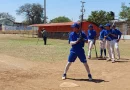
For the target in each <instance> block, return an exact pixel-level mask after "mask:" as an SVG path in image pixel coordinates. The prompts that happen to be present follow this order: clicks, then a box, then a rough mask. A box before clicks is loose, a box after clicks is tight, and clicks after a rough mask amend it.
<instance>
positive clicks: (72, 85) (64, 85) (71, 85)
mask: <svg viewBox="0 0 130 90" xmlns="http://www.w3.org/2000/svg"><path fill="white" fill-rule="evenodd" d="M60 87H79V85H77V84H75V83H72V82H63V83H61V84H60Z"/></svg>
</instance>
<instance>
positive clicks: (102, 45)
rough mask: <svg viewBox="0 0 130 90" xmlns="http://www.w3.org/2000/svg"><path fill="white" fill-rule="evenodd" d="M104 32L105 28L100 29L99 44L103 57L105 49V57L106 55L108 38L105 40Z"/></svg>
mask: <svg viewBox="0 0 130 90" xmlns="http://www.w3.org/2000/svg"><path fill="white" fill-rule="evenodd" d="M104 32H105V29H102V30H101V31H100V36H99V40H100V41H99V45H100V57H102V53H103V51H104V57H106V40H104Z"/></svg>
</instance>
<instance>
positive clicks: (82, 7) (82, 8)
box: [80, 1, 85, 22]
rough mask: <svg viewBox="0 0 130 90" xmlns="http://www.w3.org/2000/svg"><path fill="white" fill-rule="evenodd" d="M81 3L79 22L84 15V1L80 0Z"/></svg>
mask: <svg viewBox="0 0 130 90" xmlns="http://www.w3.org/2000/svg"><path fill="white" fill-rule="evenodd" d="M80 2H81V3H82V6H81V13H82V14H81V16H80V17H81V22H82V21H83V17H84V13H85V9H84V3H85V2H84V1H80Z"/></svg>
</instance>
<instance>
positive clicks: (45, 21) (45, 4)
mask: <svg viewBox="0 0 130 90" xmlns="http://www.w3.org/2000/svg"><path fill="white" fill-rule="evenodd" d="M46 19H47V18H46V0H44V24H45V23H46Z"/></svg>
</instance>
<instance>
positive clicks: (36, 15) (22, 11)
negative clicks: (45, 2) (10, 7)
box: [0, 3, 130, 25]
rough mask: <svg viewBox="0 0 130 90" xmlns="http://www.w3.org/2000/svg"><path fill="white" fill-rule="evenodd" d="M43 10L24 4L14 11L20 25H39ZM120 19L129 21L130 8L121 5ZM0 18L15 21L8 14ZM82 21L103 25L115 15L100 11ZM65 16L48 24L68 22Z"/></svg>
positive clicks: (40, 7) (0, 15)
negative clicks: (20, 17)
mask: <svg viewBox="0 0 130 90" xmlns="http://www.w3.org/2000/svg"><path fill="white" fill-rule="evenodd" d="M43 10H44V8H43V7H42V5H41V4H38V3H33V4H29V3H27V4H24V5H22V6H20V7H19V8H18V10H16V13H17V15H23V16H24V17H25V20H24V21H23V22H22V23H25V24H28V25H30V24H41V23H43V22H44V12H43ZM119 16H120V19H124V20H130V7H129V6H126V5H125V4H122V6H121V12H120V13H119ZM0 18H8V19H10V20H12V21H15V18H14V17H13V16H12V15H10V14H8V13H4V12H2V13H0ZM84 19H85V20H86V21H90V22H93V23H96V24H97V25H100V24H105V23H107V22H109V21H111V20H114V19H115V13H114V12H113V11H109V12H106V11H104V10H100V11H92V12H91V14H90V15H89V16H88V18H85V17H84ZM70 21H71V19H69V18H68V17H66V16H59V17H56V18H54V19H52V20H50V21H49V23H59V22H70Z"/></svg>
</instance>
